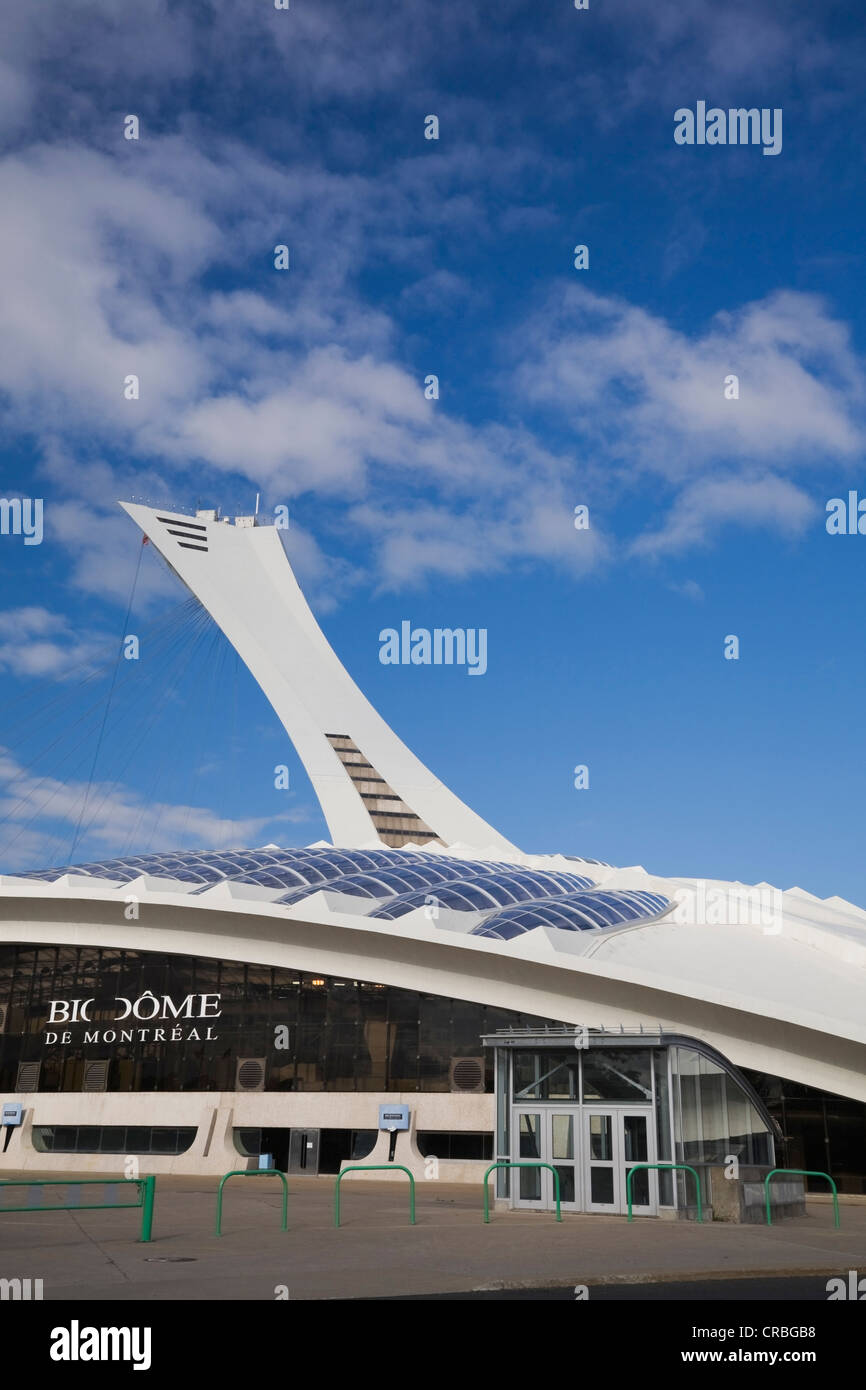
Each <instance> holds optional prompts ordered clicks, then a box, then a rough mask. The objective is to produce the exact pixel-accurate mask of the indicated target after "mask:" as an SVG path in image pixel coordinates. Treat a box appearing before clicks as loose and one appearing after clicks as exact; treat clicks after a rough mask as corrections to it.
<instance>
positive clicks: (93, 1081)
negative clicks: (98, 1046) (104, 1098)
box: [81, 1057, 108, 1091]
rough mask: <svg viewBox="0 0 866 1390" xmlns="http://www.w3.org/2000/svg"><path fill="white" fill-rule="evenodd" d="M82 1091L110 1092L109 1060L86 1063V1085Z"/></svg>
mask: <svg viewBox="0 0 866 1390" xmlns="http://www.w3.org/2000/svg"><path fill="white" fill-rule="evenodd" d="M81 1089H82V1091H107V1090H108V1058H107V1057H106V1058H105V1060H104V1061H95V1062H85V1064H84V1085H83V1086H82V1088H81Z"/></svg>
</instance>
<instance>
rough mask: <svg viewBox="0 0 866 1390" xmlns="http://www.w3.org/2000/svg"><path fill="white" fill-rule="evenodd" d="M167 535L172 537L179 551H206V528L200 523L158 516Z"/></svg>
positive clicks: (183, 518) (182, 518)
mask: <svg viewBox="0 0 866 1390" xmlns="http://www.w3.org/2000/svg"><path fill="white" fill-rule="evenodd" d="M156 519H157V521H161V522H162V524H163V526H165V527H167V528H168V534H169V535H170V536H174V538H175V540H176V541H177V543H178V545H179V546H180V548H181V550H204V551H206V550H207V527H206V526H205V524H204V522H202V521H189V520H188V519H187V518H186V517H173V516H158V517H157V518H156Z"/></svg>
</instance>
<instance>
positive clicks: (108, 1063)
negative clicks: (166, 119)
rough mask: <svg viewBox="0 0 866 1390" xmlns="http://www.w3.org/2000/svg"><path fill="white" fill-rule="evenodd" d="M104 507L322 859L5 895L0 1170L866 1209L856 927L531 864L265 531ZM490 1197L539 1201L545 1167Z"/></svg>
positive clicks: (2, 890)
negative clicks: (287, 773) (387, 1167)
mask: <svg viewBox="0 0 866 1390" xmlns="http://www.w3.org/2000/svg"><path fill="white" fill-rule="evenodd" d="M123 505H124V507H125V510H126V511H127V513H128V514H129V515H130V517H131V518H132V520H133V521H134V522H136V523H137V525H138V526H139V527H140V528H141V530H142V531H143V532H144V534H145V537H146V538H147V539H148V540H149V541H150V542H151V544H153V545H154V546H155V547H156V548H157V550H158V551H159V552H160V553H161V555H162V556H163V557H164V559H165V560H166V561H167V562H168V564H169V565H170V567H171V568H172V570H173V571H174V572H175V573H176V575H177V576H178V577H179V579H180V580H181V581H182V582H183V583H184V584H185V585H186V586H187V588H188V589H189V590H190V591H191V592H192V593H193V594H194V595H195V596H196V598H197V599H198V600H199V601H200V603H201V604H202V605H203V607H204V608H205V609H206V610H207V611H208V612H209V613H210V614H211V616H212V617H213V619H214V620H215V621H216V623H217V624H218V625H219V627H220V628H221V629H222V631H223V632H224V634H225V635H226V637H227V638H228V640H229V641H230V642H231V644H232V645H233V646H234V647H235V649H236V650H237V652H238V653H239V655H240V657H241V659H242V660H243V661H244V662H245V664H246V665H247V667H248V668H249V670H250V672H251V673H252V675H253V677H254V678H255V680H256V681H257V682H258V684H259V685H260V686H261V688H262V690H263V691H264V693H265V695H266V696H267V697H268V699H269V701H270V703H271V704H272V706H273V708H274V710H275V711H276V713H277V715H278V717H279V719H280V720H281V722H282V724H283V726H284V728H285V729H286V732H287V734H288V736H289V738H290V739H291V741H292V743H293V744H294V746H295V748H296V750H297V752H298V755H299V757H300V758H301V760H302V762H303V763H304V766H305V768H306V770H307V772H308V774H309V777H310V780H311V783H312V785H313V788H314V790H315V792H316V795H317V796H318V798H319V801H320V803H321V806H322V810H323V813H324V816H325V819H326V821H327V825H328V829H329V832H330V835H331V841H330V843H321V844H315V845H311V846H307V847H305V848H294V849H290V848H281V847H279V846H276V845H267V846H264V847H261V848H253V849H244V850H231V851H210V850H200V851H181V852H177V853H172V854H148V855H142V856H138V857H132V858H126V859H115V860H108V861H105V862H101V863H87V864H79V865H65V866H60V867H56V868H52V869H45V870H38V871H34V872H28V873H19V874H14V875H3V876H2V878H0V1097H2V1100H3V1104H4V1114H6V1113H8V1114H9V1115H10V1117H12V1118H13V1119H15V1120H17V1121H20V1122H15V1123H11V1124H6V1125H4V1127H3V1138H2V1141H0V1174H2V1171H3V1170H4V1169H5V1170H7V1171H9V1170H20V1169H25V1170H34V1171H35V1170H38V1171H42V1172H48V1173H50V1172H52V1171H56V1172H64V1173H67V1172H76V1171H80V1172H89V1173H94V1174H98V1173H103V1172H104V1173H117V1171H118V1170H119V1169H120V1168H122V1165H123V1161H124V1158H125V1157H126V1156H129V1155H135V1156H137V1157H139V1159H140V1163H141V1168H142V1170H143V1171H145V1172H155V1173H165V1172H172V1173H212V1174H218V1173H224V1172H226V1171H228V1170H229V1169H230V1168H236V1167H256V1166H258V1165H259V1163H269V1162H270V1163H274V1164H275V1165H276V1166H278V1167H280V1168H283V1169H285V1170H287V1171H288V1172H290V1173H294V1174H297V1175H299V1176H300V1175H304V1174H316V1173H335V1172H338V1171H339V1169H340V1167H341V1165H345V1164H347V1163H349V1162H350V1161H352V1160H355V1161H365V1162H369V1163H383V1164H388V1163H391V1162H393V1163H399V1164H403V1165H405V1166H407V1167H409V1168H410V1170H412V1171H413V1172H414V1173H415V1174H416V1175H417V1176H418V1177H422V1178H423V1177H427V1178H430V1177H438V1178H440V1179H441V1180H443V1181H475V1180H477V1179H478V1178H480V1176H481V1174H482V1173H483V1171H484V1169H485V1167H486V1166H487V1165H488V1164H489V1163H490V1162H492V1161H493V1160H494V1159H501V1160H504V1161H512V1162H517V1161H520V1160H523V1161H529V1160H539V1161H541V1162H544V1163H548V1164H551V1165H553V1167H554V1168H555V1169H556V1172H557V1174H558V1176H559V1181H560V1190H561V1196H562V1205H563V1209H564V1210H573V1211H589V1212H608V1213H616V1212H622V1211H624V1210H625V1204H626V1191H625V1186H626V1185H625V1175H626V1172H627V1170H628V1169H629V1168H630V1167H631V1166H632V1165H634V1164H636V1163H648V1164H652V1163H686V1164H689V1165H691V1166H692V1167H693V1168H695V1169H696V1170H697V1171H698V1172H699V1173H700V1175H701V1179H702V1183H703V1184H704V1193H705V1200H707V1201H709V1202H710V1203H712V1205H713V1209H714V1212H715V1213H716V1214H717V1215H721V1216H723V1217H724V1218H725V1219H730V1220H749V1219H755V1214H756V1212H757V1211H758V1210H759V1206H760V1201H761V1200H762V1187H761V1179H762V1177H763V1176H764V1175H765V1174H766V1173H767V1172H768V1171H769V1169H770V1168H772V1167H774V1166H785V1167H793V1168H810V1169H819V1170H821V1171H829V1172H831V1173H832V1175H833V1177H834V1179H835V1180H836V1181H837V1182H838V1184H839V1187H840V1190H843V1191H844V1190H849V1191H855V1192H862V1191H864V1190H866V1186H864V1184H866V1023H864V1005H863V1000H864V997H866V989H864V986H866V968H864V967H866V912H864V911H863V910H861V909H860V908H857V907H855V906H853V905H852V904H850V903H847V902H844V901H842V900H841V899H838V898H831V899H827V900H821V899H818V898H816V897H813V896H812V895H811V894H808V893H806V892H803V891H802V890H800V889H798V888H791V889H789V890H787V891H784V892H783V891H780V890H778V889H775V888H773V887H771V885H769V884H758V885H754V886H746V885H742V884H736V883H721V882H715V881H713V882H709V883H704V882H700V883H696V882H695V881H694V880H686V879H673V878H660V877H657V876H655V875H652V874H649V873H647V872H646V871H645V870H644V869H643V868H640V867H632V868H615V867H614V866H612V865H610V864H607V863H602V862H600V861H598V860H593V859H581V858H577V857H575V856H572V855H561V854H551V855H538V854H527V853H523V852H522V851H521V850H520V849H518V848H517V847H516V846H514V845H512V844H511V843H509V841H508V840H507V839H505V838H504V836H503V835H502V834H501V833H500V832H498V831H497V830H496V829H494V828H493V827H492V826H491V825H488V824H487V823H486V822H485V821H484V820H482V819H481V817H479V816H478V815H476V814H475V812H473V811H472V810H470V809H469V807H467V806H466V805H464V803H463V802H462V801H460V800H459V799H458V798H457V797H456V796H455V795H454V793H453V792H451V791H450V790H449V789H448V788H447V787H445V786H444V785H443V784H442V783H441V782H440V781H439V780H438V779H437V778H436V777H435V776H434V774H433V773H432V772H431V771H430V770H429V769H428V768H426V767H425V766H424V765H423V764H422V763H421V762H420V761H419V760H418V759H417V758H416V757H415V756H414V755H413V754H412V753H411V751H410V750H409V749H408V748H407V747H406V746H405V745H404V744H403V743H402V742H401V741H400V740H399V738H398V737H397V736H396V734H395V733H394V732H393V731H392V730H391V728H390V727H389V726H388V724H387V723H386V722H385V721H384V720H383V719H382V718H381V716H380V715H379V714H378V713H377V712H376V710H375V709H373V707H372V706H371V705H370V704H369V702H368V701H367V700H366V698H365V697H364V695H363V694H362V693H361V691H360V690H359V689H358V687H357V686H356V685H355V684H354V682H353V681H352V680H351V678H350V676H349V675H348V673H347V672H346V670H345V669H344V667H343V666H342V664H341V663H340V661H339V659H338V658H337V656H336V654H335V653H334V651H333V650H332V649H331V647H330V646H329V644H328V643H327V640H326V639H325V637H324V634H323V633H322V631H321V629H320V628H319V626H318V624H317V622H316V620H315V618H314V616H313V614H312V612H311V611H310V609H309V607H308V605H307V603H306V601H305V600H304V597H303V595H302V593H301V590H300V588H299V587H298V584H297V582H296V580H295V577H294V574H293V573H292V570H291V566H290V564H289V561H288V558H287V556H286V553H285V549H284V546H283V544H282V535H281V532H280V531H279V529H278V528H276V527H273V526H263V525H259V524H257V518H253V517H237V518H235V519H234V520H229V519H222V518H220V517H219V515H218V514H217V513H215V512H201V511H200V512H197V513H196V515H195V516H194V517H189V516H183V515H180V514H176V513H173V512H170V511H164V510H155V509H151V508H149V507H144V506H139V505H134V504H131V503H130V504H123ZM275 631H278V632H279V633H280V641H279V642H278V643H276V644H275V643H274V642H273V633H274V632H275ZM452 636H453V634H452ZM734 1160H735V1161H736V1162H733V1161H734ZM732 1162H733V1169H734V1172H735V1180H734V1181H728V1182H723V1181H722V1180H721V1177H722V1174H723V1173H726V1175H727V1176H728V1177H729V1178H730V1176H731V1171H732V1169H731V1165H732ZM737 1174H738V1175H739V1176H737ZM375 1176H380V1175H378V1174H377V1175H375ZM633 1181H634V1193H633V1196H634V1208H635V1212H637V1213H640V1214H642V1215H677V1214H679V1215H685V1214H688V1213H689V1211H690V1209H691V1208H692V1206H693V1204H694V1198H693V1189H692V1187H691V1186H690V1185H689V1186H688V1187H687V1186H686V1178H685V1175H684V1174H683V1173H682V1172H680V1173H679V1174H672V1173H671V1172H668V1171H662V1172H658V1171H655V1170H652V1169H643V1170H641V1171H640V1172H639V1173H636V1174H635V1177H634V1180H633ZM777 1182H778V1186H776V1183H774V1188H775V1189H776V1193H777V1196H776V1201H777V1204H778V1210H779V1211H780V1213H782V1212H784V1210H786V1209H791V1210H793V1209H795V1208H796V1206H797V1203H798V1202H799V1201H800V1199H801V1197H802V1187H801V1186H798V1183H797V1180H794V1179H785V1180H784V1181H782V1180H777ZM497 1194H498V1197H499V1198H500V1200H501V1201H503V1202H506V1203H508V1204H511V1205H513V1206H518V1207H521V1208H532V1209H546V1208H548V1207H549V1206H550V1205H551V1204H552V1202H553V1176H552V1173H551V1171H550V1169H547V1168H525V1169H519V1170H512V1172H508V1171H506V1170H503V1171H502V1172H500V1173H499V1175H498V1187H497Z"/></svg>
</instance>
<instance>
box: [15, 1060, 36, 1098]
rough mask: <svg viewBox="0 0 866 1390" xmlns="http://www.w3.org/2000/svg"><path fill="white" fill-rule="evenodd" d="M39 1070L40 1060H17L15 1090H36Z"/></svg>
mask: <svg viewBox="0 0 866 1390" xmlns="http://www.w3.org/2000/svg"><path fill="white" fill-rule="evenodd" d="M41 1070H42V1063H41V1062H19V1063H18V1075H17V1077H16V1078H15V1089H16V1091H38V1090H39V1073H40V1071H41Z"/></svg>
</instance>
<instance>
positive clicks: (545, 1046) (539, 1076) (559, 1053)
mask: <svg viewBox="0 0 866 1390" xmlns="http://www.w3.org/2000/svg"><path fill="white" fill-rule="evenodd" d="M483 1041H484V1043H485V1045H486V1046H492V1047H494V1048H495V1062H496V1068H495V1075H496V1080H495V1091H496V1149H495V1153H496V1158H497V1159H498V1160H503V1161H505V1162H513V1163H524V1164H529V1165H531V1164H532V1163H533V1162H537V1163H539V1164H545V1163H546V1164H551V1165H553V1167H554V1168H555V1170H556V1173H557V1175H558V1177H559V1189H560V1199H561V1205H562V1210H563V1211H572V1212H598V1213H604V1214H607V1215H625V1214H626V1212H627V1209H628V1193H627V1188H626V1178H627V1176H628V1173H629V1170H630V1169H631V1168H633V1167H635V1166H636V1165H638V1164H661V1165H667V1164H675V1163H677V1164H682V1163H688V1164H690V1165H691V1166H693V1167H694V1168H695V1169H696V1171H698V1172H699V1173H700V1177H701V1184H702V1193H703V1194H704V1201H705V1204H707V1205H708V1204H709V1201H711V1182H710V1176H711V1171H712V1170H713V1169H718V1168H719V1166H720V1165H722V1166H723V1165H725V1164H726V1163H729V1162H730V1159H731V1158H732V1157H736V1158H737V1159H738V1161H740V1162H741V1163H743V1164H744V1165H749V1166H750V1167H756V1168H757V1169H758V1171H759V1172H760V1171H761V1170H762V1169H764V1168H766V1165H767V1164H768V1163H772V1162H773V1159H774V1133H773V1128H772V1121H771V1119H770V1117H769V1115H768V1113H767V1111H766V1107H764V1106H763V1105H762V1103H761V1101H760V1099H759V1098H758V1096H757V1095H756V1094H755V1093H754V1091H753V1090H752V1089H751V1087H750V1086H749V1084H748V1082H747V1081H746V1080H745V1079H744V1078H743V1077H742V1076H741V1074H740V1073H739V1072H737V1070H736V1069H735V1068H734V1067H732V1066H731V1064H730V1063H729V1062H727V1061H726V1059H725V1058H723V1057H722V1056H721V1054H720V1053H718V1052H717V1051H716V1050H715V1049H713V1048H711V1047H709V1045H708V1044H705V1043H702V1042H700V1041H698V1040H696V1039H692V1038H684V1037H682V1036H680V1035H676V1034H665V1033H664V1032H662V1031H661V1030H659V1031H658V1032H657V1033H656V1034H652V1033H650V1034H648V1033H646V1032H644V1031H643V1029H640V1030H639V1031H632V1032H627V1031H626V1030H625V1029H621V1030H619V1031H617V1032H614V1031H613V1030H609V1031H608V1030H605V1029H590V1028H580V1027H577V1028H569V1027H565V1026H559V1025H558V1026H551V1027H549V1028H546V1029H543V1030H529V1029H527V1030H518V1029H503V1030H501V1031H500V1032H498V1033H494V1034H487V1035H486V1036H485V1037H484V1039H483ZM767 1171H769V1170H767ZM554 1185H555V1184H554V1175H553V1173H552V1172H551V1171H550V1169H549V1168H543V1167H538V1168H534V1167H532V1166H529V1167H522V1168H517V1169H513V1170H510V1171H509V1170H507V1169H501V1170H500V1171H499V1173H498V1174H497V1178H496V1196H497V1199H498V1200H499V1201H500V1202H502V1201H503V1200H504V1201H507V1202H508V1204H509V1205H510V1206H512V1207H514V1208H517V1209H519V1210H523V1211H533V1210H534V1211H548V1210H552V1209H553V1207H554V1200H555V1197H554ZM693 1201H694V1194H693V1193H692V1192H691V1191H690V1190H689V1189H687V1188H686V1186H685V1184H684V1183H683V1182H682V1181H681V1174H680V1173H678V1172H677V1173H675V1172H672V1171H670V1170H667V1169H663V1170H662V1171H659V1170H658V1169H656V1168H652V1167H641V1168H638V1169H637V1171H636V1172H635V1173H634V1176H633V1178H632V1208H633V1211H634V1214H635V1215H638V1216H657V1215H658V1214H659V1209H660V1208H667V1209H668V1210H669V1211H670V1212H673V1211H675V1210H680V1211H681V1213H682V1214H688V1212H689V1210H690V1208H691V1205H692V1203H693Z"/></svg>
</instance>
